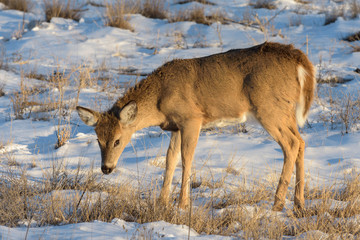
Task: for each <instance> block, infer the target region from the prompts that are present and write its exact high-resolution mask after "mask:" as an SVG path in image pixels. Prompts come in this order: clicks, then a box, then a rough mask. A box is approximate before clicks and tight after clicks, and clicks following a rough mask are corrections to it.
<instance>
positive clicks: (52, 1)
mask: <svg viewBox="0 0 360 240" xmlns="http://www.w3.org/2000/svg"><path fill="white" fill-rule="evenodd" d="M44 7H45V16H46V21H47V22H50V20H51V19H52V18H53V17H60V18H68V19H73V20H75V21H79V20H80V18H81V9H80V7H79V6H77V5H76V1H75V0H67V1H61V0H44Z"/></svg>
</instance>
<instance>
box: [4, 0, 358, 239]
mask: <svg viewBox="0 0 360 240" xmlns="http://www.w3.org/2000/svg"><path fill="white" fill-rule="evenodd" d="M32 2H33V3H34V4H33V7H32V10H31V12H30V13H25V14H24V13H23V12H20V11H16V10H7V9H6V7H5V5H3V4H1V3H0V48H1V50H2V51H1V52H2V54H1V56H0V57H1V59H0V66H1V67H0V87H1V89H2V91H3V92H4V93H5V95H4V96H2V97H0V154H1V155H0V172H2V173H3V175H5V174H6V172H7V169H8V168H9V159H10V157H9V156H11V159H15V161H16V164H13V165H14V166H12V167H11V168H13V170H14V171H15V172H17V171H19V172H20V170H19V169H21V168H22V169H24V168H25V169H26V174H27V176H28V178H29V179H30V180H31V181H41V180H42V179H43V178H44V173H45V172H46V171H48V170H50V169H51V168H52V167H53V163H54V159H57V161H61V162H62V163H63V164H64V166H66V167H67V168H69V169H76V168H77V166H78V162H79V159H81V166H82V169H83V170H84V169H85V170H86V169H90V168H91V166H92V164H94V172H95V173H96V174H98V175H100V174H101V171H100V152H99V148H98V144H97V141H96V135H95V132H94V131H93V128H91V127H88V126H86V125H84V124H83V123H82V122H81V121H80V119H79V117H78V116H77V114H76V112H75V111H74V110H73V109H74V106H75V104H79V105H82V106H85V107H89V108H94V109H97V110H106V109H107V108H108V107H109V106H111V105H112V104H113V102H114V101H115V100H116V99H117V98H118V97H119V96H121V95H122V94H123V92H124V89H125V88H126V87H127V86H128V85H133V84H135V82H136V81H138V78H139V75H140V74H142V75H143V74H148V73H151V72H152V71H153V70H154V69H156V68H157V67H159V66H161V65H162V64H164V63H165V62H167V61H169V60H172V59H174V58H193V57H201V56H206V55H210V54H213V53H218V52H223V51H227V50H229V49H233V48H246V47H250V46H253V45H256V44H259V43H262V42H264V41H266V40H267V41H276V42H281V43H292V44H294V46H295V47H297V48H299V49H301V50H303V51H304V52H306V53H307V54H308V56H309V58H310V60H311V61H312V62H313V64H314V65H315V66H316V67H317V70H318V76H319V77H320V78H321V79H322V80H324V81H327V80H329V81H331V80H333V79H338V80H345V83H341V84H340V83H339V84H337V83H335V84H326V83H324V84H319V86H318V92H317V94H318V98H317V99H316V100H315V102H314V105H313V107H312V109H311V112H310V115H309V119H308V124H306V126H305V127H304V128H303V129H302V130H301V134H302V136H303V138H304V140H305V141H306V150H305V173H306V181H307V183H308V187H309V188H311V187H315V186H319V185H323V184H325V185H329V186H332V185H334V184H336V183H341V181H342V180H344V179H345V178H346V177H349V176H352V175H353V174H354V173H357V172H359V167H360V132H359V128H360V121H359V112H360V111H359V105H357V106H355V107H354V108H352V110H350V111H352V112H351V113H349V115H351V114H352V113H353V115H351V116H352V118H351V119H352V120H351V122H350V123H349V125H350V126H349V131H348V132H349V133H347V134H346V133H345V131H346V129H345V124H344V121H342V120H341V119H340V118H339V117H338V116H339V115H340V113H339V111H340V112H341V108H342V107H343V106H340V107H334V106H333V105H332V104H331V103H332V101H330V100H331V99H330V96H333V97H334V96H335V97H336V99H333V100H334V101H335V102H337V103H338V104H340V105H341V103H342V102H345V100H344V99H345V98H346V96H350V97H351V98H352V100H353V101H356V100H357V101H358V100H359V98H358V93H359V90H360V75H359V73H356V72H355V70H356V69H358V71H360V70H359V68H360V52H359V51H358V52H353V51H352V50H353V48H352V47H351V45H350V44H355V45H356V44H357V46H358V47H359V48H360V41H355V42H353V43H349V42H345V41H343V40H342V39H343V38H345V37H347V36H349V35H351V34H354V33H357V32H360V19H359V16H358V17H356V18H351V17H350V15H351V14H350V12H351V7H352V5H351V3H352V1H331V0H326V1H324V0H314V1H310V3H307V4H304V3H300V1H295V0H277V1H274V4H275V5H276V7H277V8H276V9H274V10H268V9H263V8H261V9H255V8H253V7H252V6H249V1H248V0H233V1H221V0H211V2H213V3H214V5H202V4H200V3H198V2H189V3H187V4H176V2H178V1H170V0H169V1H165V2H166V5H165V6H166V7H167V8H168V11H169V12H176V11H178V10H179V9H192V8H194V7H195V6H203V7H204V9H205V13H206V14H211V13H213V12H216V11H220V12H223V13H224V14H225V15H226V18H227V19H231V20H233V22H227V23H226V24H225V23H224V24H221V23H219V22H214V23H212V24H211V25H204V24H197V23H195V22H190V21H187V22H173V23H169V21H168V20H166V19H164V20H161V19H151V18H146V17H144V16H142V15H140V14H131V15H129V22H130V24H131V25H132V27H133V28H134V31H133V32H131V31H129V30H124V29H119V28H113V27H107V26H105V17H104V16H105V13H104V12H105V8H104V7H102V6H100V5H97V4H94V3H95V2H97V3H100V4H104V1H102V0H97V1H85V0H78V1H77V2H78V4H79V6H81V7H82V10H83V11H82V16H81V19H80V21H78V22H76V21H73V20H71V19H63V18H53V19H52V20H51V21H50V22H45V16H44V11H43V1H42V0H32ZM254 2H255V1H254ZM355 2H356V1H355ZM90 3H91V4H90ZM357 3H358V6H359V7H360V2H359V1H357ZM340 8H341V9H343V12H344V14H343V15H342V17H339V18H337V20H336V21H335V22H333V23H330V24H328V25H324V23H325V19H326V16H327V14H328V13H332V12H334V11H335V10H338V9H340ZM247 19H251V20H252V21H253V22H255V23H256V22H257V23H259V22H260V24H246V22H247V21H246V20H247ZM256 19H257V20H256ZM23 21H24V23H25V27H24V32H23V33H21V30H22V24H23ZM20 33H21V34H20ZM199 46H201V47H199ZM79 69H80V70H79ZM81 69H82V70H81ZM81 71H83V73H84V74H85V77H84V76H81V74H80V72H81ZM30 72H31V73H36V74H33V75H32V77H30V78H27V77H26V76H27V74H29V73H30ZM130 73H131V74H130ZM86 74H90V75H89V76H91V79H94V78H95V77H98V78H104V79H105V80H91V79H90V77H89V76H88V75H86ZM58 75H61V76H69V80H68V82H67V83H65V85H64V87H63V88H61V87H56V86H54V85H52V84H53V83H51V81H44V80H42V79H41V78H40V77H39V76H43V77H47V76H55V77H56V76H58ZM81 78H84V79H87V80H85V82H86V81H87V82H86V83H85V84H84V85H83V87H82V88H81V91H80V92H78V89H79V88H78V85H79V82H80V80H79V79H81ZM140 78H142V77H140ZM106 79H110V81H109V80H106ZM347 80H349V81H347ZM24 89H25V90H26V89H27V90H28V91H32V94H29V96H28V99H27V101H28V102H33V103H34V104H32V105H31V106H32V107H31V106H30V107H28V108H26V109H25V110H24V111H23V112H20V113H17V112H16V109H14V107H13V106H14V105H15V103H16V101H17V99H19V95H17V93H19V92H23V91H25V90H24ZM329 92H331V94H332V95H329ZM78 94H79V95H78ZM354 99H355V100H354ZM60 100H61V101H63V102H64V103H66V104H67V106H69V108H68V109H65V110H62V111H66V113H63V112H61V113H60V112H59V111H57V109H56V107H55V109H51V107H48V108H47V109H49V108H50V109H51V110H52V111H43V108H42V107H44V106H48V105H47V104H49V103H50V102H54V101H55V102H56V101H60ZM17 114H20V115H21V116H22V117H23V118H24V119H19V116H18V115H17ZM67 114H68V115H69V116H70V118H68V117H67V116H68V115H67ZM59 115H61V117H59ZM333 115H335V118H334V119H333V118H332V116H333ZM54 116H55V117H54ZM62 116H64V117H62ZM59 118H60V119H61V122H60V124H59ZM59 126H60V127H66V126H71V137H70V139H69V140H68V141H67V142H66V144H65V145H64V146H61V147H60V148H57V149H55V145H56V143H57V137H56V135H57V131H58V127H59ZM245 128H246V130H247V132H246V133H242V132H236V131H231V130H229V129H225V130H223V131H218V132H213V131H212V132H203V133H202V134H201V136H200V140H199V143H198V146H197V149H196V154H195V161H194V163H193V166H194V167H193V169H194V171H195V172H196V179H197V180H199V179H201V178H211V179H213V181H218V180H219V179H224V184H223V185H222V187H221V188H223V190H224V191H231V190H232V189H236V187H238V186H239V182H240V181H241V180H240V179H246V180H247V182H246V184H248V185H249V186H250V185H251V184H253V183H254V182H257V181H259V179H260V181H261V182H264V183H267V182H269V184H273V183H274V182H277V179H278V178H279V174H280V172H281V169H282V165H283V154H282V151H281V148H280V146H278V145H277V144H276V143H275V142H274V141H273V140H272V139H271V137H269V135H268V134H267V133H266V132H265V131H264V130H262V128H261V127H260V126H258V125H257V124H256V123H246V126H245ZM168 143H169V133H167V132H163V131H161V130H160V128H155V127H153V128H150V129H144V130H141V131H139V132H138V133H136V134H135V135H134V136H133V138H132V144H129V146H127V147H126V148H125V150H124V152H123V154H122V156H121V158H120V160H119V163H118V166H117V168H116V170H115V172H114V173H112V174H111V175H109V176H105V177H104V178H106V179H108V180H109V181H112V182H114V183H116V182H118V181H122V180H124V181H126V180H129V179H131V180H134V179H139V178H141V181H143V184H144V185H150V184H153V183H154V182H158V184H159V186H160V185H161V182H162V179H163V178H162V176H163V172H164V168H163V167H161V166H163V165H164V160H165V153H166V149H167V146H168ZM229 165H231V169H233V170H234V171H235V172H236V174H231V173H230V174H229V173H228V172H229V171H226V169H227V168H229ZM225 175H226V177H224V176H225ZM180 179H181V168H180V167H178V168H177V169H176V171H175V176H174V183H173V185H174V186H177V187H179V186H180ZM130 182H131V181H130ZM133 182H136V184H137V181H133ZM134 184H135V183H134ZM194 191H196V190H194ZM219 191H220V190H219ZM273 191H275V187H274V189H273ZM289 191H290V192H291V193H292V192H293V186H291V187H290V189H289ZM209 192H210V191H209V190H207V191H206V190H205V193H204V194H205V196H206V194H207V193H208V194H210V193H209ZM1 197H3V196H1ZM307 204H309V205H311V204H314V203H313V202H312V201H307ZM288 205H289V207H290V208H291V205H292V201H291V199H289V201H288ZM284 211H285V210H284ZM283 213H284V212H283ZM26 225H27V224H23V225H21V224H19V226H18V227H16V228H9V227H7V226H0V238H1V239H23V238H24V237H25V236H27V238H28V239H39V238H41V239H50V238H51V239H88V238H92V239H130V238H136V237H138V236H140V235H137V234H139V233H138V232H139V229H148V230H146V231H147V233H149V231H150V230H151V231H152V232H151V234H152V237H153V238H154V239H157V238H164V239H184V238H187V237H188V234H189V230H188V227H187V226H181V225H173V224H170V223H166V222H151V223H145V224H137V223H133V222H125V221H124V220H122V219H114V220H113V221H112V222H110V223H105V222H100V221H94V222H86V223H78V224H70V225H61V226H41V227H39V226H37V225H36V224H34V225H31V227H30V228H29V229H28V228H27V227H26ZM27 231H28V233H27ZM306 234H308V235H306ZM190 235H191V239H192V238H202V239H210V238H211V239H220V238H221V239H222V238H224V237H222V236H207V235H203V234H201V233H196V232H195V231H193V230H191V231H190ZM236 236H237V237H241V236H242V234H241V233H239V235H235V237H236ZM307 236H319V237H326V234H325V233H322V232H316V231H309V232H307V233H304V234H303V235H302V236H298V237H303V238H304V239H306V238H307ZM229 238H230V237H229Z"/></svg>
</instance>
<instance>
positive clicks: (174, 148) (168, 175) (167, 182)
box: [160, 131, 181, 204]
mask: <svg viewBox="0 0 360 240" xmlns="http://www.w3.org/2000/svg"><path fill="white" fill-rule="evenodd" d="M180 146H181V135H180V131H176V132H171V138H170V144H169V148H168V150H167V154H166V169H165V176H164V184H163V186H162V189H161V192H160V201H162V202H163V203H164V204H167V203H168V202H169V194H170V190H171V184H172V180H173V176H174V171H175V167H176V164H177V162H178V159H179V155H180Z"/></svg>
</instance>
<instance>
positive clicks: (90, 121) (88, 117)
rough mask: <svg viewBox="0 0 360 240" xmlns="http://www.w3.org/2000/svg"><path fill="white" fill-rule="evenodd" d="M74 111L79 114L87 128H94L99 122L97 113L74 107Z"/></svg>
mask: <svg viewBox="0 0 360 240" xmlns="http://www.w3.org/2000/svg"><path fill="white" fill-rule="evenodd" d="M76 111H77V112H78V114H79V117H80V118H81V120H82V121H83V122H84V123H85V124H86V125H88V126H92V127H95V126H96V124H97V122H98V120H99V115H100V114H99V113H98V112H96V111H93V110H91V109H88V108H84V107H80V106H77V107H76Z"/></svg>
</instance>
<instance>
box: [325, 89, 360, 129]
mask: <svg viewBox="0 0 360 240" xmlns="http://www.w3.org/2000/svg"><path fill="white" fill-rule="evenodd" d="M318 92H319V95H320V96H321V98H322V99H323V100H324V101H323V102H321V101H320V102H319V103H320V106H322V107H323V108H324V110H325V109H326V110H325V111H324V112H323V113H322V114H321V115H320V116H319V117H320V121H321V122H323V123H324V125H325V124H330V128H331V129H335V128H337V127H341V129H342V134H348V133H350V132H353V131H357V130H359V123H360V96H359V92H353V93H333V92H332V91H331V89H329V90H327V91H322V90H321V89H320V91H318Z"/></svg>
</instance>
